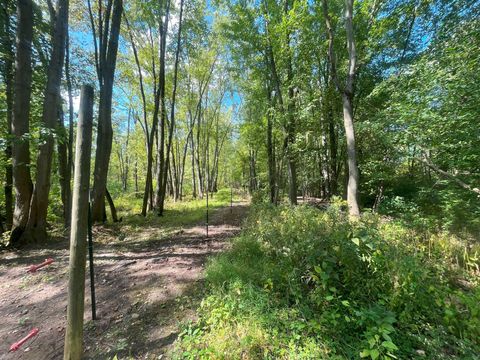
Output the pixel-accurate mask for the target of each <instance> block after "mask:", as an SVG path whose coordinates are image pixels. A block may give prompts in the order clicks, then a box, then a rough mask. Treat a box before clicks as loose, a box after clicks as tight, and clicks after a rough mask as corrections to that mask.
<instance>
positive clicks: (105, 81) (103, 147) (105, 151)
mask: <svg viewBox="0 0 480 360" xmlns="http://www.w3.org/2000/svg"><path fill="white" fill-rule="evenodd" d="M100 3H101V2H100ZM112 3H113V4H112ZM89 7H90V1H89ZM112 7H113V10H111V9H112ZM90 10H91V9H90ZM99 12H100V13H99V15H100V16H99V17H100V21H99V27H98V28H99V46H97V39H96V35H95V33H96V32H95V26H94V21H93V15H92V14H91V11H90V18H91V23H92V30H93V33H94V45H95V48H96V49H97V48H98V50H97V51H95V54H96V56H95V57H96V59H97V61H96V64H97V74H98V81H99V84H100V102H99V106H98V130H97V146H96V152H95V168H94V172H93V191H92V221H94V222H99V221H104V219H105V217H106V215H105V196H106V191H107V178H108V167H109V163H110V154H111V152H112V139H113V129H112V94H113V81H114V77H115V67H116V63H117V50H118V37H119V34H120V23H121V21H122V12H123V1H122V0H111V1H109V5H108V6H107V9H106V11H105V19H103V18H102V13H101V10H99ZM110 17H111V21H110Z"/></svg>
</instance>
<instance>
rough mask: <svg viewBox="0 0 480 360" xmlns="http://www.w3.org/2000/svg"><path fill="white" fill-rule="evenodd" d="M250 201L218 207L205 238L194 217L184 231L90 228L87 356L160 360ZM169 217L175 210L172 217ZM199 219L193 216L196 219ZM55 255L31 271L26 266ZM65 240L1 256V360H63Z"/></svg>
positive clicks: (192, 312)
mask: <svg viewBox="0 0 480 360" xmlns="http://www.w3.org/2000/svg"><path fill="white" fill-rule="evenodd" d="M247 209H248V203H247V202H245V201H237V202H235V203H234V204H233V207H232V208H230V207H227V206H224V207H219V208H217V209H216V210H214V211H213V214H212V216H211V219H210V228H209V236H208V238H207V237H206V234H205V226H204V224H203V223H202V222H200V221H199V219H197V220H196V221H194V222H193V223H190V224H182V226H178V224H176V225H175V226H170V227H167V226H165V227H161V226H159V225H158V224H157V225H150V226H144V225H141V223H140V222H139V221H137V225H135V224H133V225H132V223H130V224H127V223H124V224H119V225H115V226H106V227H103V226H101V227H97V228H95V230H94V238H95V241H96V242H97V244H96V245H95V256H94V260H95V271H96V276H95V281H96V297H97V301H96V303H97V317H98V320H96V321H92V320H91V311H90V306H91V305H90V304H91V303H90V290H89V289H90V282H89V279H88V268H87V276H86V277H87V279H86V287H85V289H86V295H85V299H86V301H85V331H84V338H85V357H86V358H87V359H112V358H113V357H114V356H115V355H117V356H118V358H119V359H125V358H127V359H128V358H133V359H166V358H168V357H169V355H168V352H169V351H170V350H171V349H172V344H173V343H174V341H175V339H176V338H177V336H178V334H179V331H180V328H181V324H182V323H186V322H188V321H192V320H195V316H196V315H195V309H196V308H197V307H198V304H199V302H200V300H201V297H202V294H203V284H204V282H203V269H204V267H205V263H206V261H207V258H208V257H209V256H211V255H214V254H216V253H218V252H220V251H222V250H224V249H225V248H226V247H227V242H226V240H227V239H228V238H230V237H232V236H234V235H235V234H237V233H238V232H239V231H240V226H241V223H242V219H243V218H244V216H245V214H246V212H247ZM171 216H173V218H175V217H178V216H181V213H180V212H179V213H178V214H171ZM197 218H198V216H197ZM50 257H51V258H53V259H54V263H53V264H52V265H50V266H48V267H45V268H43V269H41V270H38V271H37V272H36V273H34V274H29V273H27V272H26V269H27V268H28V267H29V266H30V265H31V264H37V263H40V262H42V261H43V260H44V259H46V258H50ZM67 267H68V243H67V242H66V241H65V240H63V241H57V242H54V243H51V244H49V245H48V246H47V247H45V246H42V247H40V246H37V247H31V248H28V249H22V250H21V251H9V252H3V253H0V319H2V320H1V325H0V339H1V342H0V359H35V360H42V359H61V358H62V356H63V342H64V335H65V326H66V306H67V293H66V289H67V287H68V284H67V278H68V276H67ZM35 327H37V328H39V330H40V332H39V334H38V336H36V337H35V338H34V340H33V341H29V342H27V343H26V344H25V345H23V346H22V348H21V349H20V350H18V351H17V352H14V353H8V349H9V347H10V345H11V344H13V343H14V342H15V341H18V340H19V339H21V338H22V337H23V336H25V335H26V334H27V333H28V332H29V331H30V330H31V329H32V328H35Z"/></svg>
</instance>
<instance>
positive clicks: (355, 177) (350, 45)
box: [322, 0, 360, 218]
mask: <svg viewBox="0 0 480 360" xmlns="http://www.w3.org/2000/svg"><path fill="white" fill-rule="evenodd" d="M353 2H354V0H345V30H346V34H347V50H348V71H347V78H346V83H345V86H343V87H342V86H341V85H340V81H339V79H338V75H337V66H336V57H335V53H334V48H333V44H334V35H333V29H332V25H331V20H330V15H329V13H328V5H327V1H326V0H322V8H323V14H324V17H325V24H326V27H327V33H328V57H329V60H330V67H331V77H332V80H333V82H334V83H335V86H336V88H337V90H338V91H339V92H340V93H341V95H342V101H343V123H344V128H345V137H346V141H347V163H348V185H347V202H348V211H349V215H350V217H352V218H357V217H359V216H360V207H359V205H358V182H359V173H358V165H357V157H356V145H355V129H354V117H353V97H354V81H355V77H356V67H357V65H356V64H357V55H356V49H355V38H354V31H353Z"/></svg>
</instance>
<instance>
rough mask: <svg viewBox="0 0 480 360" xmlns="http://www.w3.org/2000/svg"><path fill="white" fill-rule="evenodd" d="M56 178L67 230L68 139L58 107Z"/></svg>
mask: <svg viewBox="0 0 480 360" xmlns="http://www.w3.org/2000/svg"><path fill="white" fill-rule="evenodd" d="M58 113H59V114H58V129H57V134H58V140H57V150H58V177H59V182H60V191H61V198H62V204H63V220H64V226H65V228H67V227H68V226H69V224H70V220H69V218H70V177H69V172H70V169H69V168H68V143H67V142H68V139H67V134H66V131H65V126H64V124H63V123H64V121H63V119H64V117H63V110H62V107H61V106H58Z"/></svg>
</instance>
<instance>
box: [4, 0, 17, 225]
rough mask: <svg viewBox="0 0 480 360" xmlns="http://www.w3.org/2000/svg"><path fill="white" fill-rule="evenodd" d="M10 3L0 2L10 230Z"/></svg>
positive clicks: (11, 213)
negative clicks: (0, 7) (2, 19)
mask: <svg viewBox="0 0 480 360" xmlns="http://www.w3.org/2000/svg"><path fill="white" fill-rule="evenodd" d="M9 3H10V1H6V0H3V1H2V10H3V17H4V21H3V28H2V42H3V48H4V50H3V54H4V58H3V59H2V61H3V69H2V72H3V78H4V81H5V100H6V105H7V108H6V124H5V125H6V129H5V130H6V131H5V134H6V136H7V143H6V146H5V160H6V165H5V185H4V195H5V225H6V226H5V228H6V229H8V230H10V229H11V227H12V221H13V192H12V188H13V170H12V163H11V161H12V116H13V59H14V57H15V55H14V52H13V40H12V36H11V30H12V29H11V28H10V16H11V14H10V6H9Z"/></svg>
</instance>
